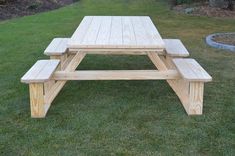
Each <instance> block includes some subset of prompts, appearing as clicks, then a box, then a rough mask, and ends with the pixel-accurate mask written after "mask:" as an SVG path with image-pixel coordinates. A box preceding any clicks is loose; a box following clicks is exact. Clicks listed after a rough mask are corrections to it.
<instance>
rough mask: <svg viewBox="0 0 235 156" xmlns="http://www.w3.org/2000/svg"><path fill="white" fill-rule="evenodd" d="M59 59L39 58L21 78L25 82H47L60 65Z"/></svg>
mask: <svg viewBox="0 0 235 156" xmlns="http://www.w3.org/2000/svg"><path fill="white" fill-rule="evenodd" d="M59 62H60V61H59V60H39V61H37V62H36V63H35V64H34V65H33V67H31V69H30V70H29V71H28V72H27V73H26V74H25V75H24V76H23V77H22V78H21V82H23V83H33V82H45V81H48V80H49V79H50V77H51V76H52V74H53V72H54V71H55V69H56V68H57V66H58V65H59Z"/></svg>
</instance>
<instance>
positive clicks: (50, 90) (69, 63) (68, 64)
mask: <svg viewBox="0 0 235 156" xmlns="http://www.w3.org/2000/svg"><path fill="white" fill-rule="evenodd" d="M84 57H85V53H83V52H78V53H77V54H76V55H70V56H68V57H67V58H66V59H65V60H64V61H63V62H62V63H61V66H60V68H59V69H58V70H60V71H74V70H76V68H77V67H78V65H79V64H80V63H81V61H82V60H83V58H84ZM65 83H66V81H55V80H51V82H49V84H46V83H45V84H44V92H45V95H44V102H45V103H46V104H47V109H46V112H45V114H46V113H47V111H48V109H49V107H50V105H51V103H52V102H53V100H54V99H55V97H56V96H57V95H58V94H59V92H60V91H61V89H62V88H63V86H64V85H65Z"/></svg>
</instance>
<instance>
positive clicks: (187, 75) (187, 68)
mask: <svg viewBox="0 0 235 156" xmlns="http://www.w3.org/2000/svg"><path fill="white" fill-rule="evenodd" d="M173 62H174V64H175V66H176V68H177V69H178V71H179V72H180V74H181V75H182V77H183V78H184V79H186V80H188V81H202V82H208V81H212V77H211V76H210V75H209V74H208V73H207V72H206V71H205V70H204V69H203V68H202V67H201V66H200V64H199V63H198V62H197V61H196V60H194V59H183V58H178V59H173Z"/></svg>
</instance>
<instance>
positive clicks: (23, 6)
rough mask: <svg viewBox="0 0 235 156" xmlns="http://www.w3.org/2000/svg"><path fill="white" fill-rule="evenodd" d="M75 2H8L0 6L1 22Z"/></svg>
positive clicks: (53, 0)
mask: <svg viewBox="0 0 235 156" xmlns="http://www.w3.org/2000/svg"><path fill="white" fill-rule="evenodd" d="M73 2H74V0H10V1H9V0H8V1H7V3H5V4H3V3H2V4H0V21H1V20H6V19H10V18H14V17H19V16H25V15H32V14H35V13H39V12H44V11H48V10H53V9H57V8H60V7H62V6H64V5H68V4H71V3H73Z"/></svg>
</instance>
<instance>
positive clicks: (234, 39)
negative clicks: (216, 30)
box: [212, 34, 235, 46]
mask: <svg viewBox="0 0 235 156" xmlns="http://www.w3.org/2000/svg"><path fill="white" fill-rule="evenodd" d="M212 40H213V41H215V42H218V43H223V44H228V45H234V46H235V34H221V35H216V36H214V37H213V38H212Z"/></svg>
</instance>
